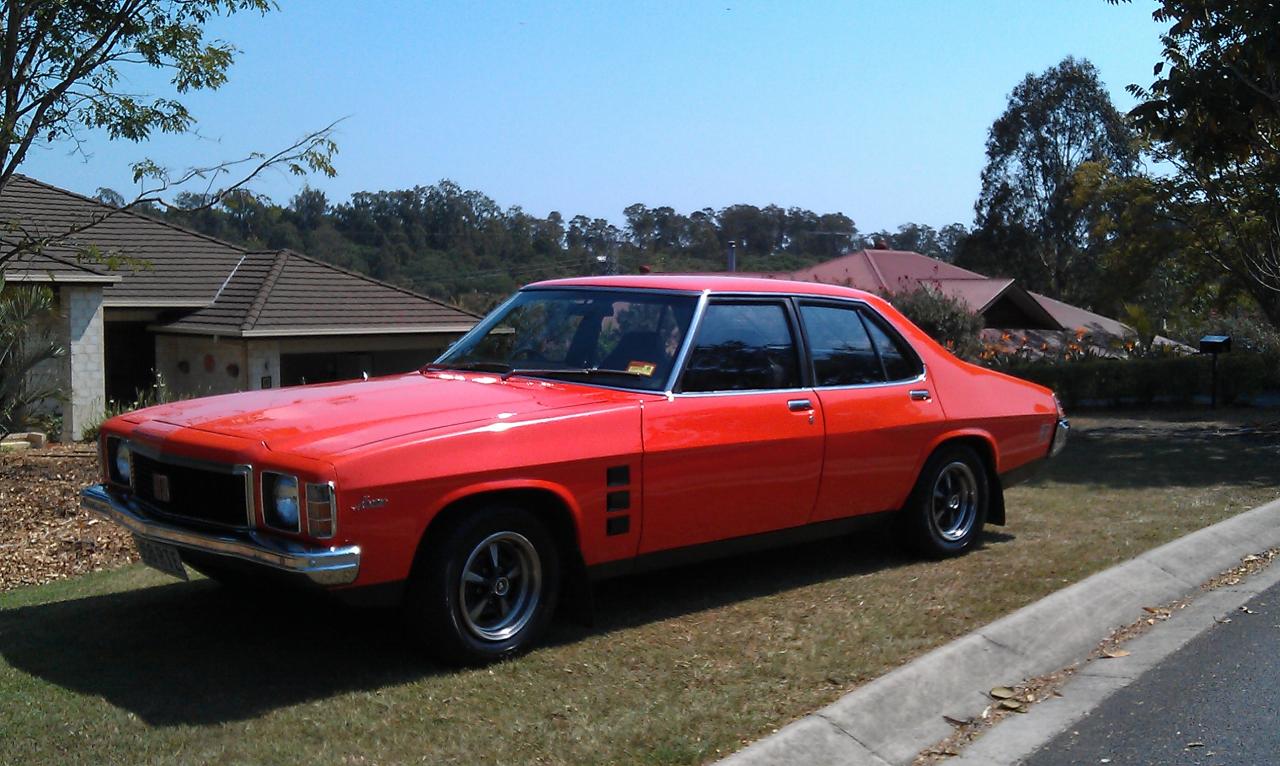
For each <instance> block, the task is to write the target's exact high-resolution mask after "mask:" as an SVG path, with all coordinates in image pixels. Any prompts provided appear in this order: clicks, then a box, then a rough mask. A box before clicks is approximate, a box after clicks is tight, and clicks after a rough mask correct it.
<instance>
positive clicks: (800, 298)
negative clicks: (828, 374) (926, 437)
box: [792, 295, 929, 391]
mask: <svg viewBox="0 0 1280 766" xmlns="http://www.w3.org/2000/svg"><path fill="white" fill-rule="evenodd" d="M792 297H793V298H794V299H795V301H796V302H797V303H800V304H802V303H803V302H804V301H811V302H815V303H819V304H821V303H823V302H832V303H849V304H852V305H854V306H855V307H861V308H864V309H866V310H867V311H870V312H872V313H873V314H875V315H876V316H877V317H879V318H880V321H882V322H884V323H885V324H887V325H889V327H890V328H892V329H893V332H894V334H896V335H897V336H898V338H899V339H900V340H901V341H902V342H903V343H905V344H907V348H909V349H911V353H913V354H915V355H916V359H917V360H918V361H919V362H920V374H919V375H917V376H915V377H914V378H902V379H900V380H886V381H882V382H880V383H849V384H846V385H841V386H818V385H815V386H814V387H813V389H814V390H815V391H835V390H842V389H849V388H886V387H888V386H910V385H916V384H919V383H924V382H926V381H927V380H928V379H929V363H928V362H926V361H925V360H924V356H922V355H921V354H920V352H919V351H917V350H916V347H915V346H913V345H911V341H909V340H907V339H906V338H904V337H903V336H902V333H900V332H898V328H896V327H894V326H893V322H890V321H889V320H888V319H885V318H884V315H883V314H881V313H880V312H879V311H876V310H875V308H874V307H872V305H871V304H869V303H867V302H866V301H864V300H862V299H861V298H840V297H834V296H826V295H823V296H816V295H794V296H792ZM803 308H804V306H803V305H799V306H796V309H797V310H796V314H797V316H798V317H799V319H800V324H801V326H802V327H803V325H804V315H803V314H802V313H801V312H800V310H801V309H803ZM855 310H856V308H855ZM871 342H872V344H873V345H874V343H875V341H874V340H871ZM807 352H808V357H809V358H808V362H809V365H810V366H811V367H812V366H813V349H807ZM815 382H816V381H815Z"/></svg>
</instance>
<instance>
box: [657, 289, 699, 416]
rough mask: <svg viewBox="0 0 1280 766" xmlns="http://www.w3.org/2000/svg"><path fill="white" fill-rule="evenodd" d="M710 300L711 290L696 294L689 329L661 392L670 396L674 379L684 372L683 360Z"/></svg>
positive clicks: (686, 355)
mask: <svg viewBox="0 0 1280 766" xmlns="http://www.w3.org/2000/svg"><path fill="white" fill-rule="evenodd" d="M710 302H711V291H710V290H703V291H702V293H701V294H700V295H699V296H698V305H696V306H694V307H693V316H692V317H690V319H689V329H688V331H686V332H685V334H684V342H683V343H682V344H680V350H679V351H677V352H676V358H675V360H674V361H673V362H672V364H671V374H670V375H669V376H667V385H666V388H664V389H663V392H664V393H665V394H666V395H667V396H671V395H672V393H673V392H674V391H675V388H676V381H678V380H680V374H681V373H682V372H684V364H685V360H686V359H688V358H689V351H690V350H691V349H692V348H693V339H694V336H696V335H697V334H698V326H699V325H701V324H702V315H703V314H705V313H706V311H707V304H708V303H710Z"/></svg>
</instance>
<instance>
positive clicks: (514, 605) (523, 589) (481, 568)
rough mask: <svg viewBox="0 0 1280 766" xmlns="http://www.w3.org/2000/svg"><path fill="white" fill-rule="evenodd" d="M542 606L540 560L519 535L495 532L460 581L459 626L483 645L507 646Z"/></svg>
mask: <svg viewBox="0 0 1280 766" xmlns="http://www.w3.org/2000/svg"><path fill="white" fill-rule="evenodd" d="M541 600H542V560H541V559H540V558H539V557H538V550H537V548H535V547H534V546H533V543H531V542H529V539H528V538H527V537H525V536H524V535H522V534H520V533H518V532H509V531H505V532H495V533H493V534H491V535H489V536H488V537H486V538H485V539H483V540H481V541H480V542H479V543H478V544H477V545H476V546H475V547H474V548H472V549H471V553H470V554H469V555H468V556H467V560H466V563H464V564H463V565H462V571H461V574H460V576H459V578H458V609H459V612H460V614H459V616H460V617H461V619H462V624H463V625H465V626H466V628H467V630H468V631H470V632H471V634H472V635H474V636H476V637H477V638H479V639H481V640H482V641H492V642H498V641H506V640H507V639H509V638H511V637H512V636H514V635H516V634H517V633H519V632H520V631H521V630H523V629H524V627H525V626H526V625H528V624H529V621H530V620H531V619H533V615H534V614H535V613H536V612H537V610H538V604H539V603H540V602H541Z"/></svg>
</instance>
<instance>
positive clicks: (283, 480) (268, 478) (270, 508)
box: [262, 473, 301, 532]
mask: <svg viewBox="0 0 1280 766" xmlns="http://www.w3.org/2000/svg"><path fill="white" fill-rule="evenodd" d="M262 497H263V500H265V501H266V502H264V503H263V508H262V516H263V519H264V520H265V521H266V522H267V526H269V527H275V528H276V529H280V530H284V531H287V532H298V531H301V530H300V527H299V526H298V521H299V514H298V479H297V477H296V476H286V475H285V474H282V473H263V474H262Z"/></svg>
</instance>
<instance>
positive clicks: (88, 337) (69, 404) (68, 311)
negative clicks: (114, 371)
mask: <svg viewBox="0 0 1280 766" xmlns="http://www.w3.org/2000/svg"><path fill="white" fill-rule="evenodd" d="M60 297H61V302H62V314H63V316H64V317H65V318H66V322H67V356H66V358H65V360H64V362H63V364H64V365H65V369H66V370H67V374H66V376H65V380H66V386H67V390H66V391H65V392H64V393H65V395H66V404H65V406H64V407H63V409H62V440H63V441H74V440H78V439H79V438H80V436H81V433H82V432H83V431H84V428H85V426H87V425H88V424H89V422H90V421H92V420H96V419H97V418H100V417H102V413H103V411H104V409H105V408H106V367H105V354H104V352H103V335H102V287H101V286H99V285H88V286H84V287H78V286H77V287H72V286H65V287H62V288H61V296H60Z"/></svg>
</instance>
